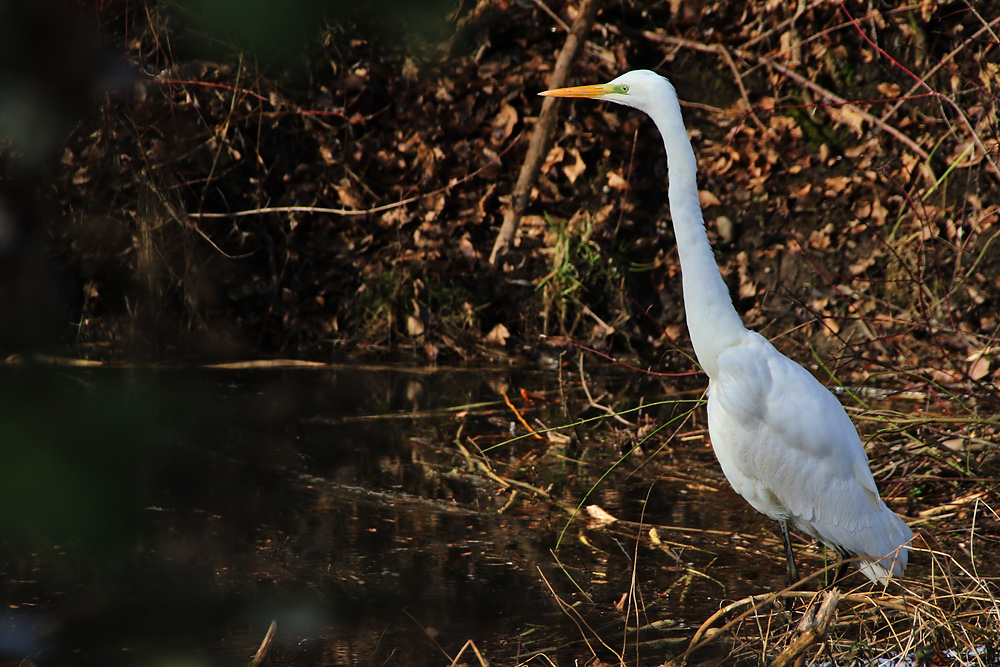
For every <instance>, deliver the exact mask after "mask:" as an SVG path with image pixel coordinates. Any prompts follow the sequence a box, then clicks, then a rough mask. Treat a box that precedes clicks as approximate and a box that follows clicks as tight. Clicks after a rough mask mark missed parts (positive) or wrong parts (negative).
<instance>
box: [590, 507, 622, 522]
mask: <svg viewBox="0 0 1000 667" xmlns="http://www.w3.org/2000/svg"><path fill="white" fill-rule="evenodd" d="M586 509H587V515H588V516H590V518H592V519H596V520H597V522H598V523H601V524H608V523H614V522H615V521H617V520H618V519H617V518H616V517H614V516H611V515H610V514H608V513H607V512H605V511H604V509H603V508H601V507H600V506H599V505H587V507H586Z"/></svg>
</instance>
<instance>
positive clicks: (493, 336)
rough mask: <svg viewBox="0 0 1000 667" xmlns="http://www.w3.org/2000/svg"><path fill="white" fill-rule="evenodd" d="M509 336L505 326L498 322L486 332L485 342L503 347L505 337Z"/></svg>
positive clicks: (505, 342)
mask: <svg viewBox="0 0 1000 667" xmlns="http://www.w3.org/2000/svg"><path fill="white" fill-rule="evenodd" d="M508 338H510V332H509V331H507V327H505V326H504V325H503V323H500V324H498V325H496V326H495V327H493V329H491V330H490V332H489V333H488V334H486V342H487V343H489V344H490V345H498V346H500V347H503V346H504V345H506V344H507V339H508Z"/></svg>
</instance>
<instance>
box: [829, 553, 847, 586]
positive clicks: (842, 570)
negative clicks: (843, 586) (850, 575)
mask: <svg viewBox="0 0 1000 667" xmlns="http://www.w3.org/2000/svg"><path fill="white" fill-rule="evenodd" d="M837 553H838V554H839V555H840V567H838V568H837V572H836V573H835V574H834V575H833V581H831V582H830V586H836V585H837V582H839V581H840V580H841V579H843V578H844V576H845V575H846V574H847V568H849V567H850V566H851V554H849V553H847V552H846V551H840V550H838V551H837Z"/></svg>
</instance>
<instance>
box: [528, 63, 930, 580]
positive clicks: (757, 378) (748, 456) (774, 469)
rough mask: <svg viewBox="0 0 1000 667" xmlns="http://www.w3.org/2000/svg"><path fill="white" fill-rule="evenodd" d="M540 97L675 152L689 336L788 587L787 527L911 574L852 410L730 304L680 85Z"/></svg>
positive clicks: (718, 432)
mask: <svg viewBox="0 0 1000 667" xmlns="http://www.w3.org/2000/svg"><path fill="white" fill-rule="evenodd" d="M542 95H549V96H554V97H585V98H592V99H601V100H608V101H610V102H615V103H617V104H623V105H625V106H629V107H633V108H635V109H638V110H640V111H643V112H645V113H646V114H647V115H649V116H650V118H652V119H653V121H654V122H655V123H656V126H657V128H658V129H659V131H660V134H661V135H662V137H663V145H664V148H665V149H666V151H667V163H668V168H669V182H670V185H669V189H668V197H669V200H670V215H671V218H672V219H673V226H674V235H675V236H676V239H677V251H678V255H679V256H680V262H681V273H682V276H683V283H684V308H685V311H686V315H687V323H688V329H689V331H690V334H691V342H692V345H693V346H694V350H695V354H696V355H697V357H698V362H699V363H700V364H701V366H702V368H703V369H704V370H705V372H706V373H707V374H708V379H709V382H708V431H709V435H710V436H711V439H712V446H713V448H714V449H715V454H716V456H717V457H718V459H719V463H720V464H721V466H722V471H723V472H724V473H725V475H726V479H728V480H729V483H730V484H732V486H733V488H734V489H735V490H736V492H737V493H739V494H740V495H741V496H743V497H744V498H745V499H746V500H747V502H749V503H750V504H751V505H752V506H753V507H754V508H755V509H756V510H757V511H759V512H761V513H763V514H765V515H767V516H769V517H771V518H772V519H775V520H777V521H778V522H780V523H781V527H782V536H783V538H784V541H785V550H786V556H787V558H788V574H789V579H790V580H793V579H794V580H797V578H798V574H797V570H796V568H795V563H794V558H793V556H792V551H791V544H790V542H789V539H788V527H789V526H792V527H794V528H797V529H799V530H801V531H802V532H804V533H806V534H808V535H811V536H812V537H814V538H816V539H818V540H821V541H822V542H824V543H825V544H826V545H827V546H829V547H831V548H832V549H835V550H837V551H838V552H840V553H841V554H851V555H855V556H858V557H859V558H860V561H859V569H860V570H861V572H862V573H863V574H864V575H865V576H867V577H868V578H869V579H871V580H872V581H878V582H881V583H885V582H886V581H887V580H888V578H889V577H891V576H899V575H902V574H903V572H904V570H905V569H906V560H907V551H908V543H909V541H910V540H911V539H912V538H913V533H912V531H911V530H910V529H909V527H908V526H907V525H906V524H905V523H904V522H903V520H902V519H900V518H899V516H897V515H896V514H895V513H894V512H892V511H891V510H890V509H889V508H888V507H886V505H885V503H884V502H883V501H882V499H881V498H880V497H879V494H878V488H877V487H876V486H875V480H874V478H873V477H872V474H871V470H870V469H869V467H868V458H867V456H866V455H865V450H864V446H863V445H862V444H861V439H860V438H859V437H858V432H857V430H855V428H854V425H853V424H852V423H851V420H850V418H849V417H848V416H847V413H846V412H845V411H844V408H843V406H841V404H840V402H839V401H837V399H836V398H835V397H834V396H833V394H831V393H830V392H829V391H828V390H827V389H826V387H824V386H823V385H822V384H820V383H819V382H818V381H817V380H816V379H815V378H814V377H813V376H812V375H811V374H810V373H809V372H808V371H807V370H805V369H804V368H803V367H802V366H800V365H798V364H797V363H795V362H794V361H792V360H790V359H789V358H788V357H786V356H784V355H783V354H781V353H780V352H778V351H777V350H776V349H775V348H774V346H773V345H771V343H769V342H768V341H767V339H765V338H764V337H763V336H761V335H760V334H757V333H755V332H752V331H748V330H747V329H746V327H744V326H743V322H742V320H741V319H740V317H739V315H738V314H737V312H736V309H735V308H734V307H733V302H732V299H731V298H730V296H729V290H728V288H727V287H726V284H725V282H724V281H723V280H722V276H721V274H720V273H719V268H718V266H717V265H716V263H715V258H714V256H713V254H712V249H711V246H710V245H709V242H708V236H707V235H706V234H705V224H704V221H703V218H702V213H701V205H700V203H699V201H698V186H697V160H696V159H695V155H694V150H693V149H692V147H691V141H690V140H689V139H688V136H687V131H686V130H685V129H684V121H683V118H682V117H681V108H680V104H679V103H678V101H677V94H676V93H675V91H674V88H673V86H672V85H671V84H670V82H669V81H667V80H666V79H665V78H663V77H662V76H660V75H658V74H655V73H654V72H650V71H648V70H636V71H633V72H628V73H627V74H623V75H622V76H620V77H618V78H617V79H614V80H613V81H611V82H609V83H606V84H598V85H592V86H577V87H573V88H560V89H557V90H549V91H546V92H544V93H542Z"/></svg>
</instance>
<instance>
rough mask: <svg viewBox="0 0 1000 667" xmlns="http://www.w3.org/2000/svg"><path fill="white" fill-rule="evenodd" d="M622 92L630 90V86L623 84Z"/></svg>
mask: <svg viewBox="0 0 1000 667" xmlns="http://www.w3.org/2000/svg"><path fill="white" fill-rule="evenodd" d="M622 92H623V93H627V92H628V86H625V85H623V86H622Z"/></svg>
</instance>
